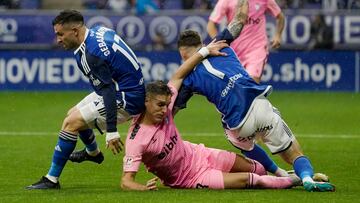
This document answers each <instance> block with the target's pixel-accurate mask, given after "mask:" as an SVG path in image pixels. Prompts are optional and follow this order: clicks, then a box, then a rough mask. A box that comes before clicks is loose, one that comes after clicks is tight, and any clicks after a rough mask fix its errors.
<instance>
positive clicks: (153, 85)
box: [146, 80, 172, 96]
mask: <svg viewBox="0 0 360 203" xmlns="http://www.w3.org/2000/svg"><path fill="white" fill-rule="evenodd" d="M148 95H172V92H171V90H170V88H169V86H167V84H166V83H165V82H164V81H162V80H157V81H154V82H150V83H148V84H147V85H146V96H148Z"/></svg>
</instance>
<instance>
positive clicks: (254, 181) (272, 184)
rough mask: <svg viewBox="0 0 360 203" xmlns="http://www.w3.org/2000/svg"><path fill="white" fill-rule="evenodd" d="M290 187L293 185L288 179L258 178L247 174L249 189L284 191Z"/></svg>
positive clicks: (266, 176) (253, 174)
mask: <svg viewBox="0 0 360 203" xmlns="http://www.w3.org/2000/svg"><path fill="white" fill-rule="evenodd" d="M291 186H293V183H292V180H291V178H290V177H276V176H268V175H265V176H259V175H257V174H255V173H249V187H250V188H271V189H285V188H289V187H291Z"/></svg>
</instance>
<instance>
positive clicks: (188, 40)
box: [177, 30, 202, 48]
mask: <svg viewBox="0 0 360 203" xmlns="http://www.w3.org/2000/svg"><path fill="white" fill-rule="evenodd" d="M201 44H202V41H201V37H200V35H199V33H198V32H196V31H193V30H185V31H183V32H181V33H180V36H179V39H178V42H177V45H178V48H180V47H184V46H189V47H190V46H195V47H197V46H199V45H201Z"/></svg>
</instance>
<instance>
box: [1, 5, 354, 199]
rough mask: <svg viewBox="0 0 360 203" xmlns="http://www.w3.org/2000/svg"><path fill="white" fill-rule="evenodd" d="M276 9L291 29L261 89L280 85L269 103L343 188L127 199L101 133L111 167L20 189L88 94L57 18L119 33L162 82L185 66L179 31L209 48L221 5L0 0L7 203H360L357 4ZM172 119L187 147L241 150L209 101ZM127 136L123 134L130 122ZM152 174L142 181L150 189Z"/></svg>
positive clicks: (147, 72) (75, 171)
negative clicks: (61, 40) (77, 13)
mask: <svg viewBox="0 0 360 203" xmlns="http://www.w3.org/2000/svg"><path fill="white" fill-rule="evenodd" d="M151 3H153V4H151ZM278 3H279V5H280V6H281V8H282V9H283V12H284V13H285V16H286V26H285V30H284V33H283V39H282V45H281V48H280V49H279V50H271V52H270V57H269V61H268V64H267V65H266V70H265V73H264V76H263V81H262V82H263V83H269V84H272V85H273V86H274V93H273V94H272V95H271V96H270V100H271V101H272V103H273V104H274V106H276V107H278V108H279V109H280V111H281V112H282V115H283V117H284V118H285V120H286V121H287V122H288V124H289V126H290V127H291V128H292V130H293V132H294V133H295V134H296V135H297V137H298V139H299V141H300V143H301V144H302V145H303V149H304V151H305V153H306V154H307V155H308V156H309V157H311V160H312V162H313V164H314V166H315V169H316V170H317V171H319V172H324V173H327V174H328V175H329V176H330V179H331V180H332V182H333V183H334V184H336V186H337V192H335V193H333V194H311V195H310V194H308V193H305V191H304V190H302V188H298V189H295V190H289V191H276V192H275V191H271V192H268V191H254V190H250V191H212V192H211V193H209V192H207V191H189V190H187V191H179V190H175V191H173V190H171V191H170V190H167V189H164V188H161V192H160V191H159V193H156V194H161V195H155V194H154V193H142V194H138V193H136V194H134V193H131V192H119V190H118V184H119V179H120V176H121V165H122V161H121V160H122V159H121V156H112V155H111V154H110V152H108V151H107V150H105V149H104V142H103V141H104V138H103V137H100V138H99V139H98V141H99V142H100V146H101V147H102V150H103V151H105V154H106V160H107V161H105V162H104V164H102V165H101V166H98V165H94V164H91V163H84V164H80V165H74V164H68V165H67V166H66V168H65V170H64V173H63V175H62V177H61V183H62V186H63V189H62V190H61V192H54V191H52V192H43V191H32V192H29V191H25V190H24V189H23V187H24V186H26V185H28V184H30V183H32V182H34V181H36V180H37V179H38V178H39V177H40V176H41V175H44V174H45V173H46V172H47V169H48V167H49V164H50V162H51V154H52V151H53V146H54V145H55V142H56V139H57V132H58V130H59V128H60V125H61V121H62V119H63V117H64V115H65V114H66V111H67V110H68V109H69V108H70V107H71V106H73V105H75V104H76V103H77V102H78V101H80V99H82V98H83V97H84V96H85V95H86V94H87V93H88V90H89V85H88V84H87V82H86V81H87V80H86V78H84V77H83V76H82V74H81V73H80V71H79V70H78V69H77V66H76V61H75V59H74V58H73V54H72V52H71V51H64V50H62V49H61V48H59V47H58V46H57V45H56V44H55V43H54V42H55V38H54V37H55V36H54V34H53V28H52V25H51V21H52V19H53V18H54V17H55V16H56V15H57V14H58V12H59V11H60V10H63V9H69V8H71V9H79V10H81V11H82V13H83V14H84V15H85V20H86V24H87V26H89V27H91V26H93V25H96V24H103V25H105V26H107V27H110V28H113V29H114V30H116V31H117V33H118V34H119V35H120V36H121V37H123V39H124V40H125V41H126V42H127V43H128V44H129V45H130V46H131V47H132V48H133V49H134V50H135V52H136V54H137V55H138V56H139V57H138V58H139V60H140V61H141V62H142V64H143V73H144V77H145V80H146V81H151V80H157V79H162V80H166V79H168V78H169V77H170V76H171V74H172V73H173V72H174V70H176V69H177V68H178V66H179V64H180V63H181V60H180V56H179V54H178V53H177V51H176V40H177V36H178V33H179V32H180V31H182V30H184V29H195V30H197V31H199V32H200V33H201V34H202V37H203V38H205V39H206V41H207V42H209V37H208V35H207V32H206V24H207V18H208V16H209V14H210V12H211V10H212V8H213V6H214V5H215V4H216V0H137V1H136V0H61V1H57V0H0V112H1V114H2V116H1V117H0V151H1V153H0V160H1V164H0V182H1V183H2V184H1V187H0V202H24V201H25V202H49V201H67V202H85V201H90V202H104V201H105V202H109V201H115V202H118V201H122V200H124V201H127V202H139V201H141V202H142V201H148V202H194V201H207V202H220V201H222V202H234V200H237V199H238V198H239V197H245V198H247V199H246V200H249V201H251V202H263V201H267V202H291V201H293V202H299V201H300V200H301V201H302V202H340V201H341V202H355V201H358V197H359V196H358V195H359V194H358V190H359V189H360V186H359V184H358V183H359V182H360V175H359V174H360V173H359V172H360V171H359V169H358V168H359V167H358V166H359V165H360V154H359V150H358V146H359V144H360V139H359V138H360V129H359V127H358V125H359V123H360V117H359V114H360V105H359V104H360V94H359V91H360V90H359V89H360V88H359V86H360V1H359V0H289V1H287V0H278ZM149 4H150V5H149ZM146 5H147V6H146ZM144 7H146V8H149V9H143V8H144ZM319 15H322V16H324V19H325V22H326V23H325V24H326V25H322V26H324V27H323V28H324V29H326V30H327V31H326V32H323V33H317V32H316V31H315V30H319V29H314V28H315V27H316V26H317V24H316V23H315V22H314V20H315V17H316V16H319ZM221 26H224V25H221ZM267 31H268V36H269V38H271V36H272V35H273V34H274V31H275V22H274V21H273V18H271V17H270V18H269V19H268V21H267ZM318 39H323V40H318ZM204 115H205V116H204ZM189 118H191V119H189ZM176 123H177V124H178V127H179V129H180V132H183V135H184V137H185V139H187V140H191V141H193V142H202V143H205V144H206V145H208V146H210V147H218V148H223V149H227V150H232V151H235V152H238V151H237V150H236V149H234V148H233V147H231V146H230V145H229V144H228V143H227V141H226V140H225V139H224V137H223V133H222V128H221V125H220V122H219V115H218V114H217V112H216V111H215V109H214V108H213V106H211V105H209V104H207V102H206V101H205V100H204V99H203V98H201V97H195V98H194V99H193V100H191V102H190V104H189V108H188V109H186V110H184V111H183V112H180V113H179V115H178V116H177V118H176ZM119 131H120V132H121V134H122V136H123V138H124V135H125V132H126V131H127V125H122V126H120V127H119ZM78 148H81V146H80V145H79V147H78ZM273 158H274V159H275V160H276V161H277V162H278V163H279V164H280V165H281V166H283V167H284V168H286V169H290V168H289V166H287V165H285V164H284V163H283V162H282V161H280V160H279V158H278V157H275V156H274V157H273ZM349 170H350V171H349ZM90 177H91V178H90ZM150 177H152V176H151V175H150V174H146V173H141V174H139V175H138V176H137V178H138V179H139V180H140V181H142V182H145V181H146V180H147V179H148V178H150ZM235 202H236V201H235Z"/></svg>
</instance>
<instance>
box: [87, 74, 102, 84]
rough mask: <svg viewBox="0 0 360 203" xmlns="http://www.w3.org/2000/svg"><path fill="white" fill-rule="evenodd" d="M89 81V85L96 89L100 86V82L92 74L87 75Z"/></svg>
mask: <svg viewBox="0 0 360 203" xmlns="http://www.w3.org/2000/svg"><path fill="white" fill-rule="evenodd" d="M89 79H90V80H91V83H92V84H93V85H94V86H95V87H96V86H99V85H100V84H101V82H100V80H99V79H97V78H95V77H94V76H93V75H92V74H90V75H89Z"/></svg>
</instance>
